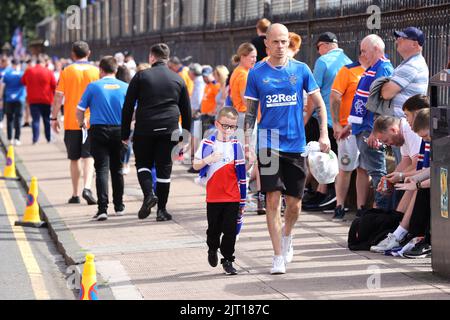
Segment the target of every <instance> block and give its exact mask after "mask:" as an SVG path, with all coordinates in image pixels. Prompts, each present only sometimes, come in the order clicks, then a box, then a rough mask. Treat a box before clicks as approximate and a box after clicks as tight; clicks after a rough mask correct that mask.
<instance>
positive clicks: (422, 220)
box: [409, 188, 431, 244]
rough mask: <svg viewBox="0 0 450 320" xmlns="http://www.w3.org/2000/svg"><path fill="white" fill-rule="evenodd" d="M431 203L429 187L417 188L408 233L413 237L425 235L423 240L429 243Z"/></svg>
mask: <svg viewBox="0 0 450 320" xmlns="http://www.w3.org/2000/svg"><path fill="white" fill-rule="evenodd" d="M430 219H431V203H430V189H429V188H426V189H419V190H418V191H417V196H416V202H415V203H414V208H413V212H412V214H411V220H410V221H409V233H410V234H411V235H412V236H413V237H420V236H423V237H425V241H426V242H427V243H428V244H431V234H430V225H431V221H430Z"/></svg>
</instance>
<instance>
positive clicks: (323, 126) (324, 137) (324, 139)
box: [310, 91, 331, 153]
mask: <svg viewBox="0 0 450 320" xmlns="http://www.w3.org/2000/svg"><path fill="white" fill-rule="evenodd" d="M310 96H311V99H312V101H313V102H314V104H315V105H316V106H318V108H319V112H318V114H319V118H318V121H319V129H320V138H319V143H320V150H321V151H322V152H325V153H328V152H329V151H330V145H331V143H330V139H329V138H328V126H327V121H328V119H327V107H326V106H325V102H324V101H323V99H322V96H321V94H320V92H319V91H316V92H314V93H312V94H311V95H310Z"/></svg>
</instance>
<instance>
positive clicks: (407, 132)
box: [372, 116, 421, 208]
mask: <svg viewBox="0 0 450 320" xmlns="http://www.w3.org/2000/svg"><path fill="white" fill-rule="evenodd" d="M372 133H373V135H374V136H375V138H376V139H378V140H379V141H380V142H382V143H383V144H385V145H389V146H395V147H400V153H401V155H402V159H401V161H400V162H399V163H398V165H397V166H396V168H395V170H394V172H392V173H390V174H388V175H386V176H385V177H382V178H381V179H380V182H379V184H378V186H377V191H378V192H383V191H384V192H386V191H387V193H390V191H393V186H392V187H391V188H389V187H388V186H387V185H394V184H395V183H397V182H402V181H403V180H404V178H405V177H407V176H410V175H413V174H415V170H416V167H417V157H418V154H419V150H420V144H421V139H420V137H419V136H418V135H417V134H416V133H415V132H413V131H412V130H411V127H410V125H409V124H408V121H407V120H406V119H405V118H401V119H398V118H395V117H391V116H380V117H378V118H377V120H375V123H374V126H373V131H372ZM393 196H394V198H393V199H392V200H393V201H392V202H393V205H392V206H391V208H395V207H397V205H399V204H398V202H397V201H396V199H397V198H399V196H398V195H397V194H395V193H394V194H393ZM396 196H397V197H396ZM402 201H405V202H406V203H409V202H410V198H407V197H403V199H402Z"/></svg>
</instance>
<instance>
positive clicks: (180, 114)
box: [0, 19, 431, 275]
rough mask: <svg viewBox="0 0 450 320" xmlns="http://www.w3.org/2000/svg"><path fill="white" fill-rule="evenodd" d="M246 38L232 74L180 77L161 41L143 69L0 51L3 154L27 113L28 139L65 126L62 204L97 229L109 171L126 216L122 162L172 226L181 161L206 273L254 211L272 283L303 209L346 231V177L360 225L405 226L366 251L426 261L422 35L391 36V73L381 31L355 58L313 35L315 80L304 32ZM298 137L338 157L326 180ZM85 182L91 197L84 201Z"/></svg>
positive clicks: (270, 31) (413, 31)
mask: <svg viewBox="0 0 450 320" xmlns="http://www.w3.org/2000/svg"><path fill="white" fill-rule="evenodd" d="M256 29H257V37H255V38H254V39H251V41H249V42H245V43H242V44H241V45H239V47H238V48H237V51H236V54H235V55H234V56H233V57H232V58H231V65H232V66H233V68H232V69H229V68H228V67H227V66H226V65H230V64H229V63H227V62H225V61H224V64H223V65H217V66H210V65H202V64H200V63H190V64H189V65H188V66H185V65H183V61H182V60H181V59H180V58H179V57H176V56H173V55H171V54H170V49H169V47H168V46H167V45H166V44H163V43H160V44H155V45H153V46H152V47H151V49H150V54H149V63H140V64H136V62H135V61H134V59H133V56H132V55H131V54H130V53H128V52H125V53H122V52H117V53H115V54H114V55H111V56H105V57H103V58H102V59H101V60H100V61H98V62H96V63H91V62H89V57H90V54H91V52H90V49H89V45H88V44H87V43H86V42H83V41H77V42H75V43H74V44H73V46H72V52H71V58H70V59H67V60H66V59H60V60H52V59H50V58H49V57H48V56H45V55H40V56H38V57H33V58H30V59H29V60H27V61H18V60H15V59H10V58H8V57H6V56H4V57H2V58H1V60H0V77H1V86H0V96H1V97H2V98H3V99H2V100H1V101H2V108H1V110H2V112H1V117H3V114H6V117H7V136H8V140H9V143H10V144H14V145H17V146H18V145H20V143H21V142H20V132H21V127H22V126H25V125H26V124H27V123H28V120H27V116H25V121H24V122H25V123H24V124H22V122H23V121H22V116H23V112H24V110H29V111H28V112H29V113H30V114H31V118H32V129H33V141H32V143H33V144H36V143H37V142H38V141H39V131H40V130H39V122H40V118H41V117H42V119H43V122H44V127H45V137H46V139H47V141H48V142H51V141H52V135H54V134H58V133H59V132H60V130H61V123H60V122H61V121H63V123H64V125H63V127H64V142H65V145H66V148H67V155H68V159H69V161H70V175H71V179H72V187H73V188H72V189H73V190H72V191H73V192H72V195H71V198H70V199H69V200H68V202H69V203H80V195H81V196H82V197H83V198H84V199H85V200H86V201H87V203H88V204H89V205H94V204H97V206H98V212H97V214H96V215H95V216H94V217H93V219H94V220H97V221H103V220H106V219H108V203H109V199H108V180H109V178H108V173H109V172H110V173H111V181H112V187H113V188H112V189H113V204H114V212H115V213H116V214H117V215H122V214H124V212H125V205H124V203H123V193H124V177H123V176H124V175H126V174H128V173H129V170H130V167H129V160H130V155H131V152H132V151H133V152H134V156H135V160H136V169H137V176H138V180H139V184H140V186H141V189H142V192H143V196H144V200H143V203H142V206H141V208H140V210H139V212H138V217H139V219H145V218H147V217H148V216H149V215H150V214H151V210H152V208H153V207H154V206H157V213H156V220H157V221H168V220H171V219H172V215H171V214H170V213H169V212H168V210H167V208H166V205H167V202H168V198H169V191H170V182H171V172H172V164H173V161H174V159H186V160H187V162H188V163H190V164H191V166H190V168H189V169H188V172H189V173H193V174H196V175H198V177H197V179H196V181H197V182H199V183H203V184H205V185H206V202H207V206H206V211H207V220H208V230H207V244H208V261H209V263H210V265H211V266H212V267H215V266H217V264H218V250H219V249H220V253H221V254H222V256H223V259H221V264H222V266H223V268H224V271H225V272H226V273H227V274H230V275H231V274H236V273H237V271H236V269H235V268H234V267H233V264H232V263H233V261H234V259H235V257H234V251H235V243H236V237H237V235H238V234H239V230H240V227H241V225H242V219H243V214H244V211H246V212H251V211H255V212H257V213H258V214H261V215H264V214H265V215H266V220H267V227H268V231H269V235H270V238H271V241H272V246H273V251H274V256H273V263H272V267H271V270H270V272H271V273H272V274H283V273H285V272H286V266H287V264H288V263H289V262H291V261H292V259H293V255H294V250H293V233H294V226H295V224H296V222H297V220H298V217H299V213H300V212H301V211H302V209H303V210H305V211H324V212H328V211H331V212H333V217H332V219H333V221H344V220H345V219H346V214H347V212H348V211H349V208H348V206H349V205H353V204H351V203H349V201H348V197H347V195H348V190H349V188H350V187H351V186H350V183H351V181H352V180H351V177H352V172H354V171H356V186H355V187H354V190H355V191H356V203H355V206H356V216H357V217H358V218H363V217H364V214H365V213H366V212H367V211H370V209H371V208H379V209H383V210H385V211H391V212H393V213H394V214H399V215H402V219H401V222H400V224H399V225H398V227H397V229H396V230H394V231H393V232H390V233H388V234H387V237H386V238H385V239H383V240H382V241H381V242H379V243H377V244H375V245H373V246H372V247H371V251H374V252H380V253H389V254H392V255H397V256H403V257H410V258H413V257H425V256H429V255H430V254H431V237H430V205H429V204H430V192H429V186H430V181H429V177H430V173H429V165H430V140H431V138H430V128H429V117H430V115H429V113H430V111H429V108H430V106H429V102H428V97H427V96H426V95H427V91H428V79H429V71H428V66H427V63H426V61H425V59H424V57H423V55H422V48H423V46H424V41H425V37H424V34H423V32H422V31H421V30H419V29H417V28H415V27H408V28H406V29H405V30H403V31H397V32H395V34H393V35H392V37H395V39H396V46H397V52H398V53H399V54H400V56H401V57H402V59H403V61H402V62H401V64H400V65H398V66H397V67H396V68H394V66H393V65H392V63H391V62H390V60H389V58H388V57H387V55H386V54H385V43H384V41H383V39H382V38H380V37H379V36H378V35H376V34H370V35H368V36H366V37H365V38H364V39H361V42H360V53H359V56H358V58H357V60H356V61H352V60H351V59H350V58H349V57H348V56H347V55H346V53H345V52H344V50H343V49H341V48H339V40H338V38H337V36H336V35H335V34H334V33H332V32H324V33H322V34H321V35H320V36H319V37H318V38H317V41H316V42H315V45H316V49H317V52H318V54H319V56H320V57H319V58H318V59H317V61H316V62H315V64H314V67H313V69H312V70H311V69H310V68H309V67H308V65H307V64H305V63H303V62H301V61H298V60H296V58H295V57H296V55H297V54H298V52H299V51H300V50H301V43H302V39H301V36H300V35H298V34H296V33H294V32H289V30H288V29H287V28H286V27H285V26H284V25H282V24H277V23H276V24H271V23H270V21H268V20H267V19H261V20H260V21H258V23H257V26H256ZM386 105H388V106H387V107H386ZM374 106H375V107H379V109H378V110H382V111H374ZM0 123H1V122H0ZM51 128H52V129H53V132H52V130H51ZM13 131H15V132H14V135H13ZM186 133H190V135H189V134H186ZM310 141H317V142H319V144H320V150H321V151H322V152H324V153H328V152H329V151H330V150H333V151H334V153H336V154H337V156H338V163H339V174H338V175H337V177H336V180H335V182H334V183H332V184H318V183H317V182H315V179H314V176H313V175H312V174H311V173H310V170H308V166H307V164H306V161H305V158H304V157H302V155H301V154H302V153H303V152H305V147H306V145H307V143H308V142H310ZM387 150H389V151H390V152H391V153H392V155H393V156H394V159H395V169H394V171H393V172H388V171H387V166H386V161H387ZM94 172H95V183H96V190H97V199H95V197H94V195H93V193H92V192H91V185H92V182H93V177H94ZM81 176H83V181H82V184H81V183H80V180H81ZM80 185H82V187H80ZM371 193H373V197H371V196H370V195H371ZM372 198H373V201H371V200H370V199H372ZM283 221H284V223H283ZM222 235H223V236H222Z"/></svg>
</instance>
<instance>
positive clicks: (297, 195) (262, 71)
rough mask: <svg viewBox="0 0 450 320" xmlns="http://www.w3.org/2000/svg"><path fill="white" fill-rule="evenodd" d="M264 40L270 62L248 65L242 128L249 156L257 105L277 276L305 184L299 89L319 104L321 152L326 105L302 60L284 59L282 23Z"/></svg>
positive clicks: (326, 146) (289, 251)
mask: <svg viewBox="0 0 450 320" xmlns="http://www.w3.org/2000/svg"><path fill="white" fill-rule="evenodd" d="M265 44H266V47H267V48H268V49H269V51H270V58H269V60H268V61H266V62H262V63H260V64H258V65H257V66H255V67H254V68H253V69H251V70H250V73H249V75H248V79H247V88H246V91H245V98H246V99H247V113H246V116H245V128H244V129H245V143H246V153H247V154H248V151H249V150H250V148H251V147H250V146H249V145H248V143H249V142H250V141H251V139H250V137H251V135H252V130H253V128H254V126H255V121H256V117H257V110H258V105H260V106H261V120H260V122H259V123H258V152H257V155H258V163H259V168H260V177H261V191H263V192H266V193H267V196H266V211H267V226H268V229H269V234H270V238H271V240H272V247H273V249H274V257H273V262H272V269H271V270H270V272H271V273H272V274H281V273H285V272H286V263H288V262H290V261H292V258H293V247H292V235H291V231H292V228H293V227H294V225H295V222H296V221H297V219H298V215H299V212H300V210H301V199H302V197H303V189H304V187H305V177H306V165H305V159H304V158H303V157H302V156H301V153H302V152H304V151H305V146H306V141H305V127H304V122H303V90H305V91H306V92H307V93H308V94H309V95H310V96H311V98H312V99H313V101H314V104H315V105H316V106H318V114H319V123H320V139H319V143H320V147H321V150H322V151H323V152H328V151H329V150H330V140H329V138H328V129H327V111H326V106H325V103H324V101H323V99H322V96H321V95H320V89H319V87H318V85H317V83H316V81H315V80H314V76H313V74H312V72H311V70H310V69H309V67H308V66H307V65H306V64H304V63H302V62H299V61H296V60H292V59H289V58H288V55H287V53H288V46H289V33H288V29H287V28H286V27H285V26H284V25H282V24H273V25H271V26H270V28H269V30H268V32H267V39H266V40H265ZM282 193H283V194H284V195H285V196H286V210H285V213H284V220H285V224H284V226H283V227H282V226H281V215H280V198H281V194H282Z"/></svg>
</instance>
